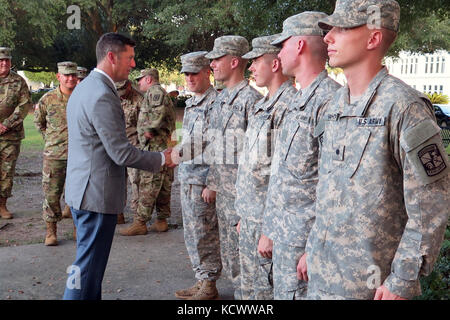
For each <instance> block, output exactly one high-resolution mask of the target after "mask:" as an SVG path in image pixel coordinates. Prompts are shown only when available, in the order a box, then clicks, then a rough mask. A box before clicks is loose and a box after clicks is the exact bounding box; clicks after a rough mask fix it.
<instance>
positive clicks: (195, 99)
mask: <svg viewBox="0 0 450 320" xmlns="http://www.w3.org/2000/svg"><path fill="white" fill-rule="evenodd" d="M213 91H214V88H213V86H209V88H208V89H207V90H206V91H205V92H204V93H203V94H202V95H201V96H198V97H197V96H195V95H194V96H193V97H192V102H191V105H190V106H189V107H188V108H191V107H195V106H198V105H199V104H201V103H202V102H203V100H205V98H206V97H207V96H209V95H210V93H211V92H213Z"/></svg>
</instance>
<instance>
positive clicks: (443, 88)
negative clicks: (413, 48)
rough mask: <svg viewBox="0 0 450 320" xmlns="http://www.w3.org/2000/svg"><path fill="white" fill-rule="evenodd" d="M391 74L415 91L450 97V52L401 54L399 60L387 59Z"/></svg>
mask: <svg viewBox="0 0 450 320" xmlns="http://www.w3.org/2000/svg"><path fill="white" fill-rule="evenodd" d="M385 63H386V66H387V67H388V69H389V73H390V74H392V75H393V76H395V77H397V78H399V79H401V80H403V81H404V82H406V83H407V84H409V85H410V86H411V87H413V88H414V89H416V90H418V91H420V92H426V93H430V94H432V93H435V92H436V93H442V94H445V95H449V96H450V67H449V64H450V52H448V51H437V52H435V53H433V54H415V53H408V52H401V53H400V55H399V57H398V58H387V59H386V62H385Z"/></svg>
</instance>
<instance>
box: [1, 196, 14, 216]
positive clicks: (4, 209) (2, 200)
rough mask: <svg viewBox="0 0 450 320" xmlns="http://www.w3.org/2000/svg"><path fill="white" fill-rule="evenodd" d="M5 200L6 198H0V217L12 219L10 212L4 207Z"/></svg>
mask: <svg viewBox="0 0 450 320" xmlns="http://www.w3.org/2000/svg"><path fill="white" fill-rule="evenodd" d="M6 200H7V198H0V217H2V218H3V219H12V218H13V215H12V213H11V212H9V211H8V208H6Z"/></svg>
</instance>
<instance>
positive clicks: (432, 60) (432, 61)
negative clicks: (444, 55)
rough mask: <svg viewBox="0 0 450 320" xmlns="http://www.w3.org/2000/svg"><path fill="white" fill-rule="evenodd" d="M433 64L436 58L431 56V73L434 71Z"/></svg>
mask: <svg viewBox="0 0 450 320" xmlns="http://www.w3.org/2000/svg"><path fill="white" fill-rule="evenodd" d="M433 64H434V58H433V57H431V59H430V73H433Z"/></svg>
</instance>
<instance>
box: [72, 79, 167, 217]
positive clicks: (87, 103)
mask: <svg viewBox="0 0 450 320" xmlns="http://www.w3.org/2000/svg"><path fill="white" fill-rule="evenodd" d="M67 126H68V132H69V155H68V161H67V176H66V192H65V197H66V198H65V201H66V203H67V204H68V205H69V206H71V207H73V208H74V209H77V210H86V211H93V212H99V213H108V214H118V213H121V212H123V209H124V207H125V202H126V167H132V168H138V169H142V170H147V171H153V172H158V171H159V170H160V168H161V162H162V157H161V154H160V153H159V152H148V151H141V150H139V149H136V148H135V147H133V146H132V145H131V144H130V143H129V141H128V139H127V136H126V133H125V118H124V113H123V110H122V107H121V105H120V98H119V96H118V94H117V91H116V88H115V87H114V85H113V84H112V83H111V81H109V79H107V78H106V77H105V76H104V75H103V74H101V73H99V72H96V71H92V72H91V73H90V74H89V76H88V77H87V78H86V79H84V80H83V81H82V82H81V83H80V84H78V85H77V87H76V88H75V90H74V92H73V93H72V95H71V96H70V99H69V102H68V104H67Z"/></svg>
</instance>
